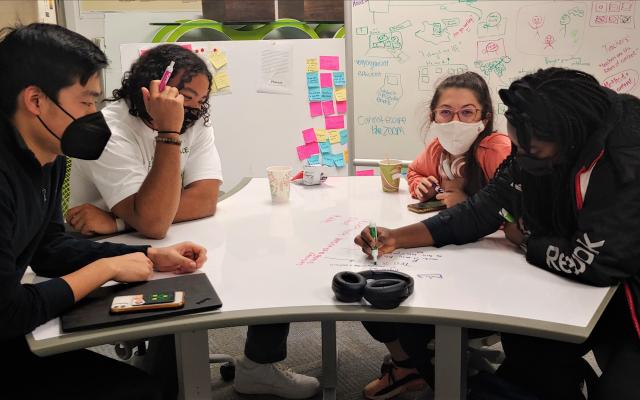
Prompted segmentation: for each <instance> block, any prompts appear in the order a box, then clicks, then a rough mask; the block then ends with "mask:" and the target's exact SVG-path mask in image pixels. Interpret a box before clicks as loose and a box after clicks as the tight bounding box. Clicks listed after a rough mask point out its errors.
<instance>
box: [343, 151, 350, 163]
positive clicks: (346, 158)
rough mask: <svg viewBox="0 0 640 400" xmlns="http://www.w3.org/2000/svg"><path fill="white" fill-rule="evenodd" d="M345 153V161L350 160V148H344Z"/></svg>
mask: <svg viewBox="0 0 640 400" xmlns="http://www.w3.org/2000/svg"><path fill="white" fill-rule="evenodd" d="M343 154H344V162H349V150H347V149H344V151H343Z"/></svg>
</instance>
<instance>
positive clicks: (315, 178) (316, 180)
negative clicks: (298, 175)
mask: <svg viewBox="0 0 640 400" xmlns="http://www.w3.org/2000/svg"><path fill="white" fill-rule="evenodd" d="M323 176H324V174H323V173H322V166H321V165H305V166H304V167H302V183H304V184H305V185H319V184H320V183H321V182H322V177H323Z"/></svg>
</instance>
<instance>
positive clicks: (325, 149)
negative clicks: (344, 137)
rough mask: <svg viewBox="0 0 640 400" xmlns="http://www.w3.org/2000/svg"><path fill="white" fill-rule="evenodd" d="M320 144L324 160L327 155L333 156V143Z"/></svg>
mask: <svg viewBox="0 0 640 400" xmlns="http://www.w3.org/2000/svg"><path fill="white" fill-rule="evenodd" d="M318 144H319V145H320V152H321V153H322V157H323V158H324V155H325V154H327V153H328V154H331V142H329V141H328V140H327V141H326V142H320V143H318Z"/></svg>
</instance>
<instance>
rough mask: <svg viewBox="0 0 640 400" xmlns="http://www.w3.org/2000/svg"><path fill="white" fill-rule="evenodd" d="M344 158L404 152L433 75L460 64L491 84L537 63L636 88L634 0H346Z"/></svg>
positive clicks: (421, 133) (497, 85) (414, 143)
mask: <svg viewBox="0 0 640 400" xmlns="http://www.w3.org/2000/svg"><path fill="white" fill-rule="evenodd" d="M350 11H351V20H350V22H351V24H350V25H351V32H349V34H348V35H347V40H350V41H351V42H350V43H349V45H350V46H352V53H353V76H352V78H351V79H350V82H351V83H352V90H351V93H352V94H353V96H354V99H353V101H354V107H353V121H354V123H353V125H354V135H355V141H354V146H355V149H354V151H353V153H354V158H357V159H381V158H386V157H394V158H400V159H408V160H411V159H414V158H415V157H416V155H417V154H418V153H419V152H420V151H421V150H422V148H423V146H424V144H425V142H426V141H428V140H430V139H431V138H430V137H428V135H427V134H426V132H425V129H424V128H425V122H426V121H427V118H428V117H427V113H426V109H427V107H428V104H429V101H430V99H431V97H432V95H433V89H434V86H435V84H436V83H437V82H438V80H440V79H442V77H444V76H447V75H449V74H455V73H459V72H463V71H467V70H472V71H475V72H478V73H480V74H481V75H482V76H483V77H484V78H485V79H486V80H487V82H488V84H489V87H490V89H491V92H492V98H493V103H494V109H495V112H496V116H497V119H496V122H497V125H496V127H497V128H498V129H500V130H502V131H504V129H505V124H506V123H505V120H504V116H503V114H504V111H505V107H504V105H503V104H501V103H500V102H499V97H498V94H497V91H498V90H499V89H501V88H506V87H508V86H509V83H510V82H512V81H513V80H514V79H517V78H518V77H520V76H522V75H525V74H527V73H530V72H534V71H536V70H537V69H538V68H545V67H552V66H556V67H566V68H574V69H580V70H584V71H586V72H589V73H591V74H593V75H594V76H596V77H597V78H598V79H599V80H600V81H601V82H602V83H603V84H605V85H606V86H609V87H611V88H612V89H614V90H617V91H619V92H627V93H631V94H634V95H636V96H640V84H639V80H640V78H639V76H638V71H640V30H639V29H640V27H639V21H638V19H639V18H640V2H637V1H482V0H481V1H474V0H459V1H433V0H428V1H425V0H408V1H404V0H369V1H367V0H352V1H351V9H350Z"/></svg>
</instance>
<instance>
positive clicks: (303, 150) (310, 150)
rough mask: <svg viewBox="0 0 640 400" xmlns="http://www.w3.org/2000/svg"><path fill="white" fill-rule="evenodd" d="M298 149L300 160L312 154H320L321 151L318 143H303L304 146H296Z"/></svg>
mask: <svg viewBox="0 0 640 400" xmlns="http://www.w3.org/2000/svg"><path fill="white" fill-rule="evenodd" d="M296 150H297V151H298V159H299V160H305V159H307V158H309V157H311V156H312V155H314V154H318V153H319V152H320V150H319V148H318V143H309V144H303V145H302V146H298V147H296Z"/></svg>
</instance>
